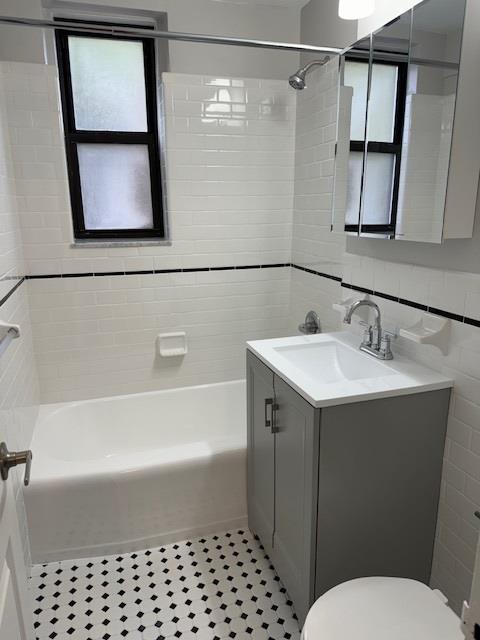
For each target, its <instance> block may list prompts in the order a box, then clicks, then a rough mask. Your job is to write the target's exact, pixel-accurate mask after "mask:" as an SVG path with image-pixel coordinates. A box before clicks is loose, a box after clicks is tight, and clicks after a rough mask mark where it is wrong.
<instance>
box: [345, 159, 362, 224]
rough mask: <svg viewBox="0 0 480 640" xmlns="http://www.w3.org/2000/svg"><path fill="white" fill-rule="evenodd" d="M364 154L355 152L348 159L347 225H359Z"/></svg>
mask: <svg viewBox="0 0 480 640" xmlns="http://www.w3.org/2000/svg"><path fill="white" fill-rule="evenodd" d="M362 170H363V153H362V152H360V151H353V152H351V153H350V156H349V158H348V180H347V209H346V214H345V224H358V223H359V217H360V194H361V187H362Z"/></svg>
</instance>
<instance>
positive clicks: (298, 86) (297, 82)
mask: <svg viewBox="0 0 480 640" xmlns="http://www.w3.org/2000/svg"><path fill="white" fill-rule="evenodd" d="M288 84H289V85H290V86H291V87H292V89H295V90H296V91H301V90H302V89H305V87H306V84H305V74H304V73H302V71H301V70H299V71H297V72H296V73H294V74H293V75H291V76H290V77H289V79H288Z"/></svg>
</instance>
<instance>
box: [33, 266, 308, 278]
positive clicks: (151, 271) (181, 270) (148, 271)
mask: <svg viewBox="0 0 480 640" xmlns="http://www.w3.org/2000/svg"><path fill="white" fill-rule="evenodd" d="M291 266H293V265H292V264H291V263H290V262H279V263H275V264H246V265H232V266H228V267H185V268H178V269H141V270H136V271H135V270H134V271H91V272H85V273H40V274H35V275H30V276H25V280H45V279H47V278H48V279H50V278H92V277H95V278H98V277H102V276H103V277H105V276H145V275H156V274H166V273H201V272H205V271H243V270H245V269H279V268H285V267H291ZM319 275H320V274H319Z"/></svg>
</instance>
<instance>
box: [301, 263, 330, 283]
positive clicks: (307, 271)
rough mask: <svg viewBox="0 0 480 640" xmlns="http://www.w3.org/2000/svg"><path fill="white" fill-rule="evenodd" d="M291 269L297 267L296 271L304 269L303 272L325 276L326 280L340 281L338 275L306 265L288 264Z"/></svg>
mask: <svg viewBox="0 0 480 640" xmlns="http://www.w3.org/2000/svg"><path fill="white" fill-rule="evenodd" d="M290 266H291V267H293V269H298V271H305V273H311V274H312V275H314V276H320V277H321V278H326V279H327V280H334V281H335V282H342V278H340V276H333V275H331V274H330V273H324V272H323V271H315V269H309V268H307V267H301V266H300V265H299V264H293V263H291V264H290Z"/></svg>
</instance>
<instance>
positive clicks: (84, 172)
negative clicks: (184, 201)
mask: <svg viewBox="0 0 480 640" xmlns="http://www.w3.org/2000/svg"><path fill="white" fill-rule="evenodd" d="M77 149H78V162H79V166H80V181H81V186H82V201H83V215H84V219H85V228H86V229H91V230H92V229H151V228H152V227H153V219H152V197H151V191H150V189H151V186H150V163H149V157H148V149H147V147H146V145H140V144H133V145H132V144H79V145H78V147H77Z"/></svg>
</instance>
